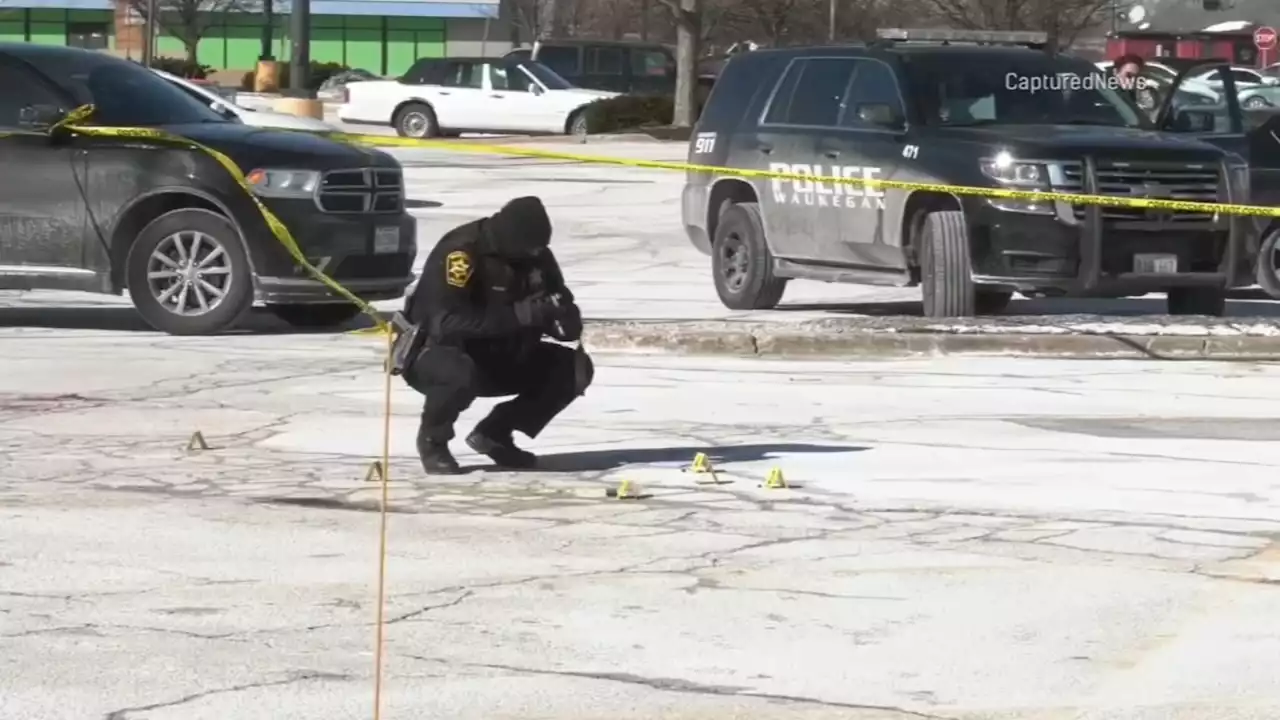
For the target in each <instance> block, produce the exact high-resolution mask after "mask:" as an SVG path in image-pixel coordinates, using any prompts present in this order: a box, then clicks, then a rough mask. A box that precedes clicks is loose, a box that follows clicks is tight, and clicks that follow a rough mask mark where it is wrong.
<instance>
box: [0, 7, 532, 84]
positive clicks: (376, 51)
mask: <svg viewBox="0 0 1280 720" xmlns="http://www.w3.org/2000/svg"><path fill="white" fill-rule="evenodd" d="M165 1H166V0H160V2H161V7H162V8H163V7H164V2H165ZM184 1H186V0H184ZM192 1H194V0H192ZM277 6H278V7H279V8H280V9H279V10H277V13H278V14H277V15H276V16H275V23H274V24H275V25H276V29H275V32H274V37H275V38H276V47H275V49H274V50H275V56H276V57H277V58H278V59H281V60H287V59H288V58H289V56H290V52H291V50H290V43H289V37H288V34H289V33H288V30H289V27H288V26H289V15H288V4H287V0H283V1H282V0H277ZM500 8H501V3H500V0H470V1H468V2H445V1H443V0H415V1H413V2H404V1H399V0H312V2H311V59H312V60H313V61H315V62H334V63H340V64H342V65H346V66H348V67H354V68H362V69H364V70H368V71H370V72H373V73H375V74H378V75H398V74H400V73H402V72H404V71H405V70H407V69H408V67H409V66H410V65H411V64H412V63H413V61H414V60H416V59H418V58H421V57H445V56H448V55H457V56H472V57H474V56H489V55H500V54H502V53H505V52H506V51H507V50H509V49H510V48H511V43H510V31H509V29H508V27H509V26H508V25H507V23H506V22H505V19H504V18H502V17H501V13H500ZM264 22H265V19H264V16H263V14H262V13H261V12H222V13H209V14H207V15H206V16H205V17H204V19H203V20H202V21H201V22H200V24H199V26H200V28H201V30H202V32H201V33H200V35H201V39H200V43H199V61H200V62H201V63H203V64H205V65H209V66H211V67H213V68H215V69H217V70H236V71H247V70H250V69H252V68H253V67H254V65H255V64H256V63H257V60H258V56H259V54H260V53H261V48H262V31H263V23H264ZM143 33H144V30H143V23H142V19H141V17H140V16H139V15H138V14H137V13H136V12H134V11H133V10H132V9H131V8H130V6H129V3H128V0H0V41H19V42H32V43H42V44H51V45H73V46H77V47H85V48H91V49H99V50H109V51H112V52H114V53H116V54H118V55H123V56H127V57H135V58H137V57H141V54H142V50H141V48H142V37H143ZM156 53H157V54H158V55H164V56H173V57H184V56H185V55H186V50H185V47H184V45H183V43H182V42H181V41H180V40H178V39H177V38H176V37H173V36H172V35H170V34H167V33H165V32H163V31H162V32H160V33H159V34H158V37H157V40H156Z"/></svg>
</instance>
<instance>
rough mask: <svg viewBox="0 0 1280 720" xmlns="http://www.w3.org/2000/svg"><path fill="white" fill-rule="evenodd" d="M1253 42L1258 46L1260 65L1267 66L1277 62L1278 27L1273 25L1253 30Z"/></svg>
mask: <svg viewBox="0 0 1280 720" xmlns="http://www.w3.org/2000/svg"><path fill="white" fill-rule="evenodd" d="M1253 44H1254V45H1257V46H1258V65H1259V67H1266V66H1267V65H1270V64H1271V63H1273V62H1275V55H1276V45H1277V38H1276V29H1275V28H1273V27H1260V28H1258V29H1257V30H1254V31H1253Z"/></svg>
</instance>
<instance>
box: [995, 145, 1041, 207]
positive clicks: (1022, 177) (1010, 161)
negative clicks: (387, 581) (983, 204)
mask: <svg viewBox="0 0 1280 720" xmlns="http://www.w3.org/2000/svg"><path fill="white" fill-rule="evenodd" d="M979 163H980V165H979V167H981V168H982V174H983V175H986V176H987V177H989V178H991V179H992V180H994V181H995V182H996V183H998V184H999V185H1000V186H1001V187H1005V188H1008V189H1010V190H1043V191H1045V192H1048V191H1049V190H1050V189H1051V187H1052V186H1051V185H1050V183H1049V168H1048V166H1047V165H1045V164H1044V163H1037V162H1027V161H1021V160H1017V159H1015V158H1014V157H1013V155H1011V154H1009V153H1007V152H1001V153H997V154H996V155H995V157H990V158H982V160H980V161H979ZM988 202H990V203H991V205H992V206H993V207H995V208H997V209H999V210H1005V211H1007V212H1020V213H1029V214H1032V215H1052V214H1053V201H1052V200H1020V199H1014V198H989V199H988Z"/></svg>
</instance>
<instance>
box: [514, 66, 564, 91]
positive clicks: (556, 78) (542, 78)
mask: <svg viewBox="0 0 1280 720" xmlns="http://www.w3.org/2000/svg"><path fill="white" fill-rule="evenodd" d="M516 64H517V65H519V66H520V67H522V68H524V69H525V70H526V71H528V72H529V73H530V74H531V75H533V76H534V77H535V78H537V79H538V82H540V83H542V84H543V85H545V86H546V88H547V89H548V90H572V89H573V83H571V82H569V81H568V80H565V79H564V78H562V77H560V75H559V74H558V73H557V72H556V71H555V70H552V69H551V68H549V67H547V66H546V65H543V64H542V63H540V62H534V61H532V60H519V61H517V62H516Z"/></svg>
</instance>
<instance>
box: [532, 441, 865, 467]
mask: <svg viewBox="0 0 1280 720" xmlns="http://www.w3.org/2000/svg"><path fill="white" fill-rule="evenodd" d="M869 449H870V448H867V447H863V446H860V445H817V444H813V443H758V444H748V445H726V446H722V447H717V446H714V445H711V446H706V445H704V446H693V445H690V446H687V447H665V448H619V449H617V450H583V451H577V452H563V453H545V454H543V453H540V454H539V455H538V468H537V469H538V471H544V472H567V473H574V472H582V473H585V472H604V471H608V470H615V469H618V468H622V467H634V466H645V465H654V466H677V467H679V466H687V465H689V464H690V463H691V462H692V461H693V458H694V456H695V455H697V454H698V453H706V455H707V458H708V459H709V460H711V462H712V463H713V464H724V463H741V462H755V461H760V460H769V459H775V458H778V457H780V456H784V455H806V454H837V453H855V452H862V451H863V450H869Z"/></svg>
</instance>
